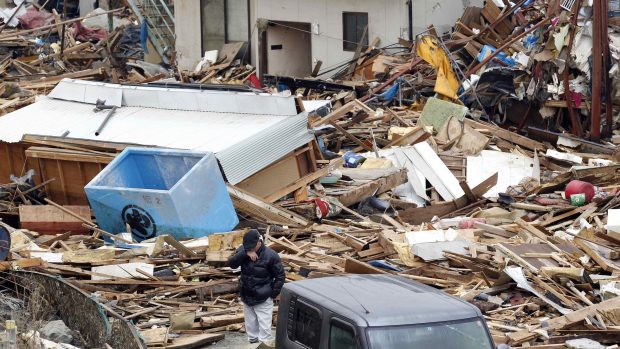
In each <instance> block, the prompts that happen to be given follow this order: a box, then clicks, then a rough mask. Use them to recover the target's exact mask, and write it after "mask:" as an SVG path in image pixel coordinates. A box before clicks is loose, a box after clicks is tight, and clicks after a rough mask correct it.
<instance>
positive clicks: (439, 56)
mask: <svg viewBox="0 0 620 349" xmlns="http://www.w3.org/2000/svg"><path fill="white" fill-rule="evenodd" d="M417 51H418V52H417V53H418V56H420V57H421V58H422V59H424V60H425V61H426V62H427V63H429V64H430V65H432V66H433V67H435V69H436V70H437V80H436V82H435V92H436V93H439V94H440V95H443V96H446V97H449V98H452V99H457V95H456V91H457V90H458V88H459V81H458V80H457V78H456V75H454V71H453V70H452V66H451V64H450V59H449V58H448V56H447V55H446V52H445V51H444V50H443V49H442V48H441V47H439V45H438V43H437V39H435V38H434V37H432V36H424V37H422V38H421V39H420V43H419V45H418V48H417Z"/></svg>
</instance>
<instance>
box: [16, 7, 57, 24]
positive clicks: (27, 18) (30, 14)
mask: <svg viewBox="0 0 620 349" xmlns="http://www.w3.org/2000/svg"><path fill="white" fill-rule="evenodd" d="M17 19H18V20H19V23H20V24H21V26H22V28H24V29H35V28H40V27H44V26H46V25H50V24H52V22H53V21H54V15H52V14H51V13H49V12H47V11H45V10H42V11H39V10H37V9H36V8H35V7H34V6H31V7H28V9H27V10H26V13H24V14H23V15H21V16H19V17H17Z"/></svg>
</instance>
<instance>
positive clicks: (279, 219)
mask: <svg viewBox="0 0 620 349" xmlns="http://www.w3.org/2000/svg"><path fill="white" fill-rule="evenodd" d="M227 189H228V194H230V197H231V199H232V201H233V204H234V206H235V208H236V209H238V210H239V211H242V212H245V213H247V214H250V215H252V216H253V217H255V218H264V219H265V220H267V221H270V222H273V223H277V224H283V225H290V226H291V225H292V226H303V227H305V226H307V225H308V224H309V222H308V221H307V220H306V219H305V218H303V217H302V216H300V215H298V214H296V213H294V212H291V211H288V210H285V209H283V208H281V207H278V206H276V205H272V204H270V203H268V202H266V201H265V200H263V199H261V198H259V197H257V196H254V195H252V194H250V193H248V192H246V191H245V190H243V189H241V188H238V187H235V186H233V185H230V184H229V185H228V186H227Z"/></svg>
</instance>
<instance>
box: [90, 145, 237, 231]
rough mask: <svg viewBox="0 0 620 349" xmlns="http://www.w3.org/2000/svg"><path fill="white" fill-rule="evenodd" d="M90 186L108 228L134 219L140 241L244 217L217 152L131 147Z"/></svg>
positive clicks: (221, 227)
mask: <svg viewBox="0 0 620 349" xmlns="http://www.w3.org/2000/svg"><path fill="white" fill-rule="evenodd" d="M84 190H85V191H86V196H87V197H88V201H89V202H90V205H91V207H92V209H93V212H94V214H95V217H97V223H98V224H99V226H100V227H101V228H102V229H103V230H106V231H108V232H111V233H119V232H124V231H126V229H125V224H129V226H130V227H131V229H132V233H133V236H134V238H135V239H136V240H137V241H142V240H145V239H150V238H152V237H154V236H157V235H164V234H169V235H172V236H173V237H175V238H176V239H180V238H197V237H203V236H206V235H209V234H210V233H216V232H226V231H230V230H232V229H233V228H234V227H235V226H236V225H237V224H238V223H239V220H238V218H237V214H236V212H235V209H234V207H233V204H232V201H231V200H230V196H229V195H228V191H227V190H226V184H225V183H224V179H223V178H222V174H221V172H220V169H219V166H218V163H217V160H216V158H215V156H214V155H213V153H206V154H205V153H199V152H193V151H184V150H169V149H154V148H127V149H125V150H124V151H123V152H122V153H121V154H120V155H118V156H117V157H116V158H115V159H114V160H113V161H112V162H111V163H110V164H109V165H108V166H106V168H105V169H104V170H103V171H101V173H99V174H98V175H97V176H96V177H95V178H94V179H93V180H92V181H91V182H90V183H88V185H86V187H85V188H84Z"/></svg>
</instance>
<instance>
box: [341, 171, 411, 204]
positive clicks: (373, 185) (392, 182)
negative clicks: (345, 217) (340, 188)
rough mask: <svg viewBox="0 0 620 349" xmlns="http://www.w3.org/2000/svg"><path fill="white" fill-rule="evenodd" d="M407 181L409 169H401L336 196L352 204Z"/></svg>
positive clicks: (343, 201) (344, 202)
mask: <svg viewBox="0 0 620 349" xmlns="http://www.w3.org/2000/svg"><path fill="white" fill-rule="evenodd" d="M406 182H407V171H406V170H400V171H397V172H394V173H392V174H390V175H387V176H385V177H381V178H378V179H376V180H374V181H370V182H368V183H366V184H363V185H360V186H358V187H354V188H353V189H352V190H349V191H348V192H346V193H344V194H341V195H337V196H336V197H337V198H338V200H339V201H340V202H341V203H342V205H344V206H351V205H353V204H356V203H358V202H360V201H362V200H363V199H365V198H367V197H369V196H372V195H378V194H381V193H384V192H386V191H388V190H391V189H393V188H395V187H397V186H399V185H401V184H403V183H406Z"/></svg>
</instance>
